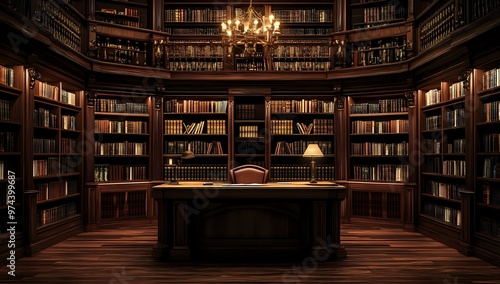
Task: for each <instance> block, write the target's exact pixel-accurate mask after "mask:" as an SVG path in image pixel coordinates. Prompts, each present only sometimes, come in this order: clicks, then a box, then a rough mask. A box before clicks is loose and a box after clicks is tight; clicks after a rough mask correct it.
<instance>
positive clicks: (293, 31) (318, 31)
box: [281, 28, 333, 35]
mask: <svg viewBox="0 0 500 284" xmlns="http://www.w3.org/2000/svg"><path fill="white" fill-rule="evenodd" d="M281 33H282V34H284V35H330V34H331V33H333V29H331V28H282V29H281Z"/></svg>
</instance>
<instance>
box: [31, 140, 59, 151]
mask: <svg viewBox="0 0 500 284" xmlns="http://www.w3.org/2000/svg"><path fill="white" fill-rule="evenodd" d="M33 153H57V150H56V140H55V139H50V138H33Z"/></svg>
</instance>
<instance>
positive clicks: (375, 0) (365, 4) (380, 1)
mask: <svg viewBox="0 0 500 284" xmlns="http://www.w3.org/2000/svg"><path fill="white" fill-rule="evenodd" d="M358 1H359V2H354V1H353V2H351V7H371V6H379V5H380V4H385V3H387V2H389V1H388V0H373V1H361V0H358Z"/></svg>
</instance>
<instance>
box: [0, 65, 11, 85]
mask: <svg viewBox="0 0 500 284" xmlns="http://www.w3.org/2000/svg"><path fill="white" fill-rule="evenodd" d="M0 84H2V85H6V86H9V87H14V69H12V68H9V67H5V66H2V65H0Z"/></svg>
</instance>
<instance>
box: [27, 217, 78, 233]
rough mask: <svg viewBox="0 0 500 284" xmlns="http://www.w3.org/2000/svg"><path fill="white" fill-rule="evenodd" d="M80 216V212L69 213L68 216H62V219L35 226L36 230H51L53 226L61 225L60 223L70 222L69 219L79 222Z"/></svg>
mask: <svg viewBox="0 0 500 284" xmlns="http://www.w3.org/2000/svg"><path fill="white" fill-rule="evenodd" d="M81 218H82V214H75V215H71V216H69V217H66V218H62V219H60V220H57V221H54V222H50V223H47V224H43V225H39V226H38V227H37V230H38V231H46V230H51V229H53V228H56V227H59V226H61V224H64V223H68V222H71V221H75V222H80V221H79V220H80V219H81Z"/></svg>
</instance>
